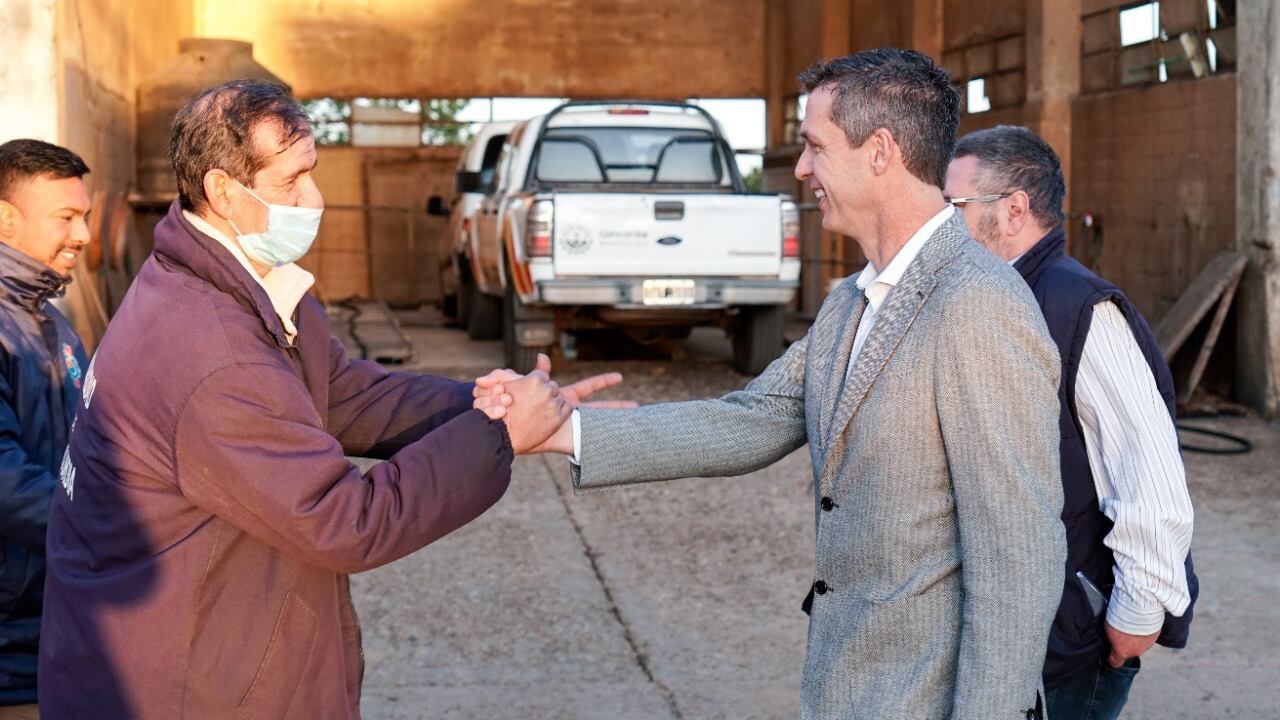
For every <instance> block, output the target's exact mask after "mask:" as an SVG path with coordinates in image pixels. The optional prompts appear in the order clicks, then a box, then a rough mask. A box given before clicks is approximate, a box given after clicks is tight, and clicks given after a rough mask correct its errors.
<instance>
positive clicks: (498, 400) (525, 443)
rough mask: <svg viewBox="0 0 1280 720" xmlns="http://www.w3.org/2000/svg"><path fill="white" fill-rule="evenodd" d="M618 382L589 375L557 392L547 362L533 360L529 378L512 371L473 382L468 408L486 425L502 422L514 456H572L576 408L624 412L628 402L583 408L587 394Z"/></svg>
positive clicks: (613, 375)
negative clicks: (484, 417) (481, 416)
mask: <svg viewBox="0 0 1280 720" xmlns="http://www.w3.org/2000/svg"><path fill="white" fill-rule="evenodd" d="M621 382H622V373H616V372H610V373H603V374H600V375H593V376H591V377H589V378H587V379H586V380H580V381H578V382H576V383H574V384H572V385H566V386H565V387H560V386H559V385H557V384H556V383H555V382H554V381H552V380H551V359H550V358H548V357H547V356H546V355H543V354H539V355H538V362H537V365H536V366H535V368H534V370H533V372H531V373H529V374H528V375H520V374H518V373H516V372H514V371H512V370H494V371H493V372H491V373H489V374H488V375H485V376H484V377H479V378H476V387H475V390H474V391H473V392H472V395H473V396H474V397H475V403H474V404H473V407H475V409H477V410H480V411H482V412H484V414H485V415H488V416H489V419H490V420H503V421H505V422H506V424H507V434H508V435H509V436H510V437H511V447H512V448H513V449H514V450H515V452H516V454H517V455H524V454H528V453H544V452H558V453H564V454H565V455H572V454H573V428H572V423H570V421H569V418H570V416H571V415H572V414H573V411H574V409H575V408H577V407H578V406H579V405H587V406H590V407H607V408H629V407H636V403H634V402H628V401H612V402H592V403H583V402H582V400H583V398H585V397H587V396H588V395H591V394H592V393H594V392H596V391H599V390H604V389H605V388H609V387H613V386H614V385H618V384H620V383H621Z"/></svg>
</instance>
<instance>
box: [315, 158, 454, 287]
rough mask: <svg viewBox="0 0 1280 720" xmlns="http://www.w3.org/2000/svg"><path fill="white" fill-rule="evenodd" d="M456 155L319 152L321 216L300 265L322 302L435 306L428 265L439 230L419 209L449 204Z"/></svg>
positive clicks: (437, 223)
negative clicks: (435, 200) (435, 202)
mask: <svg viewBox="0 0 1280 720" xmlns="http://www.w3.org/2000/svg"><path fill="white" fill-rule="evenodd" d="M460 152H461V148H457V147H439V148H407V149H404V148H353V147H321V148H319V149H318V151H317V153H318V156H319V162H318V164H317V165H316V169H315V178H316V184H317V185H319V187H320V192H321V193H323V194H324V199H325V205H326V209H325V214H324V221H323V222H321V223H320V234H319V236H318V237H317V238H316V242H315V245H314V247H313V248H312V249H311V252H309V253H307V256H306V257H305V258H303V259H302V261H301V263H299V264H301V265H302V266H303V267H305V268H306V269H308V270H310V271H311V272H312V273H314V274H315V276H316V283H317V290H318V292H319V293H320V294H321V296H322V297H323V298H325V299H327V300H340V299H343V298H348V297H361V298H377V299H384V300H387V301H388V302H392V303H394V304H409V305H412V304H416V303H420V302H432V301H436V300H438V299H439V286H438V283H437V280H438V277H437V274H436V273H437V268H436V266H435V264H434V258H435V253H436V248H437V246H438V245H439V243H440V238H441V235H442V233H443V232H444V230H445V225H446V222H445V220H443V219H441V218H433V217H429V216H427V214H426V213H425V207H426V200H427V198H428V197H429V196H431V195H441V196H443V197H444V198H446V200H447V199H450V198H451V197H452V187H453V169H454V166H455V165H456V163H457V160H458V157H459V153H460ZM371 206H372V207H374V208H379V209H373V210H370V209H369V208H370V207H371ZM382 208H404V210H403V211H397V210H389V209H382ZM410 222H412V223H413V225H412V234H410V232H409V230H410V228H409V223H410ZM410 241H412V244H411V245H410V244H409V243H410Z"/></svg>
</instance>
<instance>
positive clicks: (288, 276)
mask: <svg viewBox="0 0 1280 720" xmlns="http://www.w3.org/2000/svg"><path fill="white" fill-rule="evenodd" d="M182 216H183V217H185V218H186V219H187V222H189V223H191V225H192V226H193V227H195V229H197V230H199V231H200V232H202V233H204V234H205V235H208V236H209V237H211V238H213V239H214V240H217V241H218V244H220V245H222V247H224V248H226V249H227V252H229V253H231V255H232V257H234V258H235V259H236V261H237V262H239V263H240V265H241V267H243V268H244V269H245V270H246V271H247V272H248V273H249V275H250V277H252V278H253V279H254V280H256V281H257V282H258V284H259V285H261V286H262V289H263V290H266V291H267V297H269V298H271V307H272V308H274V309H275V311H276V315H277V316H279V317H280V322H281V323H283V324H284V332H285V335H286V336H287V337H288V339H289V342H290V343H292V342H293V341H294V339H295V338H297V337H298V329H297V328H296V327H294V325H293V311H294V310H296V309H297V308H298V303H300V302H302V296H303V295H306V294H307V291H308V290H310V289H311V286H312V285H314V284H315V282H316V278H315V276H314V275H312V274H311V273H309V272H307V271H306V270H303V269H302V268H300V267H298V265H297V264H295V263H288V264H285V265H280V266H278V267H274V268H272V269H271V271H270V272H268V273H267V274H266V275H259V274H258V271H257V270H255V269H254V268H253V264H252V263H250V262H249V256H248V255H245V254H244V250H242V249H240V244H239V243H236V242H232V240H231V238H229V237H227V236H226V235H224V234H223V233H222V232H221V231H219V230H218V229H217V228H215V227H214V226H212V225H210V224H209V223H208V222H207V221H205V219H204V218H202V217H200V216H199V215H196V214H195V213H193V212H190V211H187V210H183V211H182Z"/></svg>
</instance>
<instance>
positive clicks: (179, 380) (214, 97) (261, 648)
mask: <svg viewBox="0 0 1280 720" xmlns="http://www.w3.org/2000/svg"><path fill="white" fill-rule="evenodd" d="M171 154H172V158H173V163H174V169H175V171H176V173H177V179H178V190H179V200H178V202H176V203H174V205H173V207H172V208H171V209H170V211H169V214H168V216H167V217H165V219H164V220H163V221H161V223H160V225H159V226H158V227H157V228H156V232H155V240H156V244H155V252H154V254H153V255H152V256H151V258H149V259H148V260H147V262H146V264H145V265H144V267H143V269H142V271H141V272H140V273H139V275H138V278H137V280H136V281H135V283H134V285H133V287H132V288H131V289H130V291H129V294H128V296H127V297H126V298H125V301H124V304H123V305H122V306H121V308H120V311H119V313H118V315H117V316H116V317H115V318H114V319H113V321H112V323H111V326H110V328H109V329H108V331H107V333H106V335H105V337H104V338H103V340H102V344H101V345H100V347H99V348H98V351H97V353H96V355H95V356H94V359H93V362H92V364H91V365H90V368H89V371H88V373H87V375H86V377H85V384H84V391H83V401H82V404H81V408H80V412H79V416H78V418H77V421H76V425H75V428H74V430H73V432H72V437H71V441H70V446H69V448H68V451H67V455H66V457H65V459H64V460H63V463H62V471H61V477H60V482H61V488H60V490H59V491H58V492H57V493H56V499H55V501H54V505H53V510H52V515H51V518H50V520H49V529H48V566H49V569H48V583H47V587H46V591H45V614H44V623H43V627H42V631H43V633H44V635H43V642H42V643H41V648H40V667H39V672H40V677H41V683H40V712H41V714H42V716H44V717H47V718H55V719H56V718H99V719H106V718H155V719H156V720H161V719H163V720H176V719H178V718H199V719H201V720H204V719H205V718H229V717H246V718H250V717H251V718H270V719H272V720H275V719H277V718H299V719H306V720H313V719H315V718H356V717H359V712H360V711H359V699H360V682H361V677H362V673H363V669H364V668H363V658H362V656H361V639H360V638H361V636H360V627H359V623H358V621H357V619H356V615H355V612H354V609H353V607H352V603H351V597H350V594H349V589H348V581H347V576H348V574H350V573H354V572H359V571H362V570H368V569H370V568H374V567H377V566H379V565H382V564H385V563H388V562H391V561H392V560H395V559H397V558H400V557H403V556H405V555H407V554H409V553H411V552H413V551H415V550H417V549H419V548H421V547H423V546H424V545H426V544H428V543H430V542H432V541H433V540H435V539H437V538H439V537H441V536H443V535H445V534H447V533H449V532H451V531H453V530H455V529H457V528H459V527H461V526H462V525H464V524H466V523H467V522H469V521H471V520H472V519H474V518H475V517H476V516H478V515H480V514H481V513H483V512H484V511H485V510H486V509H487V508H488V507H489V506H490V505H492V504H493V503H494V502H496V501H497V500H498V498H500V497H501V496H502V494H503V493H504V491H505V490H506V487H507V483H508V481H509V479H510V473H511V459H512V456H513V455H514V454H518V453H521V452H524V451H527V450H529V449H531V448H534V447H535V446H537V445H538V444H539V443H541V442H542V441H543V440H544V439H545V438H546V437H547V435H549V434H550V432H551V431H552V430H553V429H554V428H556V427H557V426H559V424H560V423H561V422H562V421H563V420H564V419H565V418H566V417H567V415H568V412H569V409H570V407H571V406H572V405H573V404H575V403H576V401H577V398H578V397H579V396H580V395H583V394H586V393H587V392H589V391H590V389H591V388H598V387H600V386H604V385H608V384H612V383H613V382H616V381H617V380H619V379H620V377H617V376H614V377H611V378H606V379H603V380H602V379H601V378H596V379H593V380H592V381H590V382H587V384H586V385H585V386H584V385H581V384H580V385H579V386H574V387H573V388H566V391H565V392H563V393H561V392H559V391H558V390H557V388H556V386H555V385H554V383H551V382H550V381H549V380H548V379H547V377H546V375H545V373H543V374H541V375H540V376H539V377H537V378H535V379H534V380H533V381H532V382H530V383H529V384H528V385H527V386H526V387H525V388H524V390H525V391H526V392H527V393H528V395H527V397H528V398H529V399H530V400H531V402H530V403H528V407H527V408H526V409H527V410H529V412H525V413H523V414H521V410H522V408H525V407H526V406H525V402H524V400H521V402H520V403H518V404H516V406H515V407H513V408H512V409H511V410H510V412H509V413H508V414H507V416H506V417H505V418H504V419H503V420H502V421H490V420H489V419H488V418H487V417H486V416H485V415H484V413H482V412H479V411H476V410H472V409H471V402H472V397H471V394H472V385H471V384H470V383H467V384H464V383H457V382H453V381H449V380H445V379H442V378H436V377H429V376H413V375H407V374H402V373H388V372H386V371H384V370H382V369H381V368H379V367H378V366H377V365H376V364H374V363H370V362H366V361H360V360H349V359H348V358H347V356H346V354H345V353H344V352H343V349H342V346H341V345H340V344H339V343H338V342H337V341H335V340H334V339H333V338H331V337H330V334H329V327H328V321H327V318H326V315H325V311H324V309H323V308H322V307H321V306H320V304H319V303H317V302H316V301H315V300H314V299H313V298H311V297H309V296H307V295H306V292H307V290H308V288H309V287H310V286H311V284H312V282H313V280H312V277H311V275H310V274H309V273H307V272H306V271H305V270H302V269H301V268H299V267H298V266H297V265H294V264H293V261H295V260H297V259H298V258H299V257H301V256H302V254H303V253H305V252H306V250H307V248H308V247H309V246H310V243H311V241H312V240H313V239H314V237H315V231H316V228H317V226H318V224H319V216H320V209H321V208H322V207H323V200H322V198H321V195H320V191H319V190H318V189H317V187H316V184H315V182H314V180H313V179H312V175H311V171H312V169H313V168H314V166H315V163H316V151H315V143H314V141H313V139H312V135H311V129H310V126H309V124H308V122H307V118H306V116H305V115H304V114H303V113H302V110H301V108H300V107H299V106H298V105H297V103H296V102H295V101H294V100H293V99H292V98H291V97H290V96H289V94H288V92H287V91H286V90H285V89H283V88H280V87H277V86H274V85H269V84H264V83H256V82H248V81H239V82H234V83H228V84H226V85H223V86H219V87H217V88H213V89H212V90H209V91H207V92H205V93H204V94H202V95H201V96H200V97H198V98H196V99H195V100H193V101H192V102H191V103H190V104H189V105H188V106H187V107H185V108H184V109H183V110H182V111H180V112H179V113H178V115H177V117H176V118H175V121H174V127H173V135H172V142H171ZM584 382H585V381H584ZM346 455H360V456H367V457H376V458H383V459H385V460H386V462H384V463H380V464H378V465H376V466H374V467H373V468H372V469H371V470H369V472H367V473H365V474H363V475H361V473H360V471H359V470H358V469H357V468H356V467H354V466H353V465H351V464H350V463H349V462H348V461H347V460H346V457H345V456H346Z"/></svg>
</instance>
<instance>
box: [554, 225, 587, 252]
mask: <svg viewBox="0 0 1280 720" xmlns="http://www.w3.org/2000/svg"><path fill="white" fill-rule="evenodd" d="M594 244H595V240H594V239H592V237H591V231H590V230H588V229H587V228H584V227H582V226H581V225H570V226H568V227H566V228H565V229H564V234H563V235H561V236H560V246H561V247H563V248H564V249H565V250H566V251H567V252H568V253H570V254H571V255H582V254H584V253H586V252H587V251H588V250H590V249H591V246H592V245H594Z"/></svg>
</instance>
